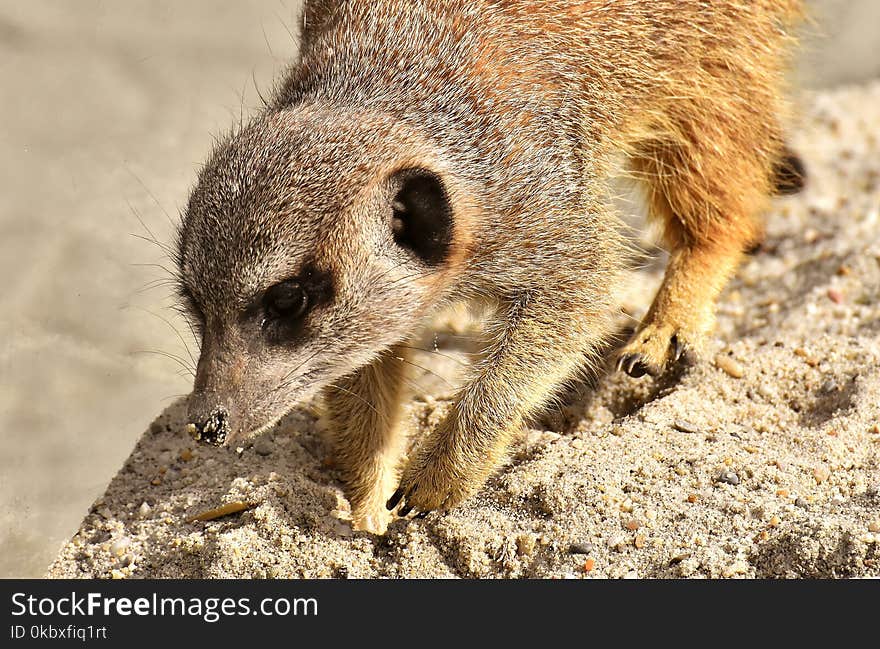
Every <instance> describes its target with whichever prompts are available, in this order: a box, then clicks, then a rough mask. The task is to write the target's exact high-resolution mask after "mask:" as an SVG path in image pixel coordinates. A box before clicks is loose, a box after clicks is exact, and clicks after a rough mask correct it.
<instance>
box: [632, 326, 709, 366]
mask: <svg viewBox="0 0 880 649" xmlns="http://www.w3.org/2000/svg"><path fill="white" fill-rule="evenodd" d="M702 342H703V335H702V334H700V333H693V332H688V331H687V330H686V329H684V328H681V327H678V326H676V325H673V324H669V323H665V322H652V323H649V324H647V325H646V326H644V327H642V328H641V329H640V330H639V331H638V332H637V333H636V334H635V335H634V336H633V338H632V340H630V342H629V343H628V344H627V345H626V346H625V347H624V348H623V349H621V350H620V351H619V352H618V356H617V369H618V370H620V371H623V372H626V373H627V374H629V375H630V376H632V377H633V378H639V377H640V376H644V375H645V374H649V375H651V376H653V377H657V376H660V375H661V374H662V373H663V372H664V371H665V370H666V367H667V365H668V364H674V363H678V362H679V361H682V360H683V361H685V362H689V363H692V362H693V361H694V360H695V359H696V358H697V357H698V356H699V354H700V350H701V349H702Z"/></svg>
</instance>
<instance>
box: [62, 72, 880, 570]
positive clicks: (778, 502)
mask: <svg viewBox="0 0 880 649" xmlns="http://www.w3.org/2000/svg"><path fill="white" fill-rule="evenodd" d="M802 104H803V107H804V108H803V111H804V113H805V114H804V116H803V120H802V123H801V124H800V125H799V127H798V129H797V130H796V135H795V136H794V137H793V143H794V145H795V148H796V149H797V150H798V151H800V152H801V153H802V155H803V157H804V159H805V160H806V162H807V165H808V167H809V170H810V183H809V186H808V188H807V190H806V191H805V192H803V193H802V194H801V195H799V196H794V197H787V198H780V199H777V200H776V201H775V203H774V206H773V209H772V211H771V213H770V214H769V215H768V217H767V240H766V243H765V245H764V246H763V249H762V250H761V251H759V252H758V253H757V254H755V255H754V256H752V257H750V258H749V259H748V260H747V261H746V263H745V264H744V266H743V267H742V269H741V271H740V272H739V274H738V276H737V278H736V279H735V280H734V281H733V282H732V283H731V285H730V287H729V288H728V290H727V291H726V292H725V293H724V295H723V297H722V299H721V302H720V305H719V309H718V312H719V326H718V330H717V332H716V336H715V338H714V339H713V341H712V343H711V345H710V347H711V351H710V353H709V356H708V359H707V360H706V361H705V362H703V363H701V364H699V365H697V366H695V367H693V368H690V369H688V370H686V371H684V372H681V373H679V374H678V375H676V376H670V377H667V378H666V379H664V380H661V381H658V382H655V381H652V380H651V379H649V378H643V379H638V380H636V379H631V378H629V377H626V376H623V375H621V374H619V373H613V372H608V371H604V372H602V373H600V374H599V375H598V376H597V377H596V378H595V380H593V381H591V382H589V383H583V384H580V385H577V386H574V387H573V388H572V389H571V390H570V391H569V392H568V393H567V394H566V396H565V398H564V399H563V404H562V405H560V406H558V407H556V408H553V409H551V410H550V411H548V413H546V414H545V415H543V416H541V417H538V418H536V421H534V422H532V423H531V424H530V426H529V429H528V430H526V431H524V433H523V435H522V439H520V440H519V441H518V442H517V444H516V445H515V447H514V448H513V449H512V451H511V456H510V460H509V462H508V464H507V466H505V467H504V468H503V469H502V470H501V471H500V472H499V473H498V474H497V475H496V476H495V477H493V478H492V479H491V480H490V481H489V482H488V484H487V485H486V486H485V487H484V488H483V489H482V491H481V492H480V493H479V495H478V496H477V497H475V498H473V499H472V500H470V501H468V502H467V503H465V504H464V505H462V506H460V507H458V508H457V509H455V510H454V511H452V512H449V513H446V514H443V515H439V514H433V515H431V516H429V517H428V518H426V519H424V520H419V521H404V520H398V521H396V522H395V523H394V524H392V526H391V527H390V529H389V532H388V534H387V535H386V536H384V537H381V538H379V537H374V536H370V535H368V534H364V533H354V532H352V531H351V528H350V525H349V523H348V520H347V519H348V509H349V508H348V503H347V501H346V500H345V497H344V495H343V493H342V490H341V488H340V485H339V482H338V476H337V475H336V473H335V472H334V468H333V465H332V458H331V457H330V451H329V447H328V445H327V443H326V441H325V439H324V434H323V432H322V430H323V429H322V425H321V419H320V404H319V403H313V404H307V405H306V406H304V407H302V408H299V409H297V410H295V411H294V412H293V413H291V414H290V415H289V416H288V417H287V418H286V419H285V420H284V421H282V422H281V424H279V425H278V426H277V427H276V429H274V430H272V431H270V432H269V433H267V434H266V435H265V436H263V437H262V438H260V439H258V440H257V441H256V442H255V443H254V444H253V445H252V446H248V447H246V448H242V449H213V448H207V447H204V446H194V445H193V442H192V441H191V440H190V439H189V438H188V437H187V435H186V434H185V433H184V432H183V424H184V422H183V420H182V411H181V405H182V404H181V402H177V403H175V404H173V405H172V406H171V407H170V408H168V410H166V411H165V412H164V413H163V414H162V415H161V416H160V417H159V418H158V419H157V420H156V422H155V423H154V424H153V425H152V426H151V427H150V429H149V430H148V431H147V432H146V433H145V434H144V435H143V437H142V438H141V440H140V441H139V442H138V444H137V446H136V447H135V449H134V450H133V451H132V453H131V455H130V457H129V458H128V460H127V461H126V462H125V464H124V465H123V467H122V468H121V469H120V471H119V473H118V474H117V476H116V477H115V478H114V479H113V481H112V482H111V483H110V485H109V486H108V488H107V490H106V492H105V493H104V495H103V496H102V497H101V498H100V499H99V500H98V501H97V502H96V503H95V504H94V505H93V507H92V508H91V510H90V512H89V513H88V514H87V515H86V517H85V519H84V520H83V522H82V525H81V527H80V529H79V530H78V531H77V532H76V534H75V535H74V536H73V538H72V539H71V540H70V541H69V542H68V543H66V544H65V545H64V547H63V548H61V551H60V552H59V554H58V556H57V558H56V559H55V561H54V563H53V564H52V565H51V567H50V568H49V571H48V576H50V577H117V578H123V577H134V578H137V577H188V578H200V577H257V578H262V577H352V578H357V577H559V578H583V577H590V578H594V577H600V578H601V577H629V578H640V577H752V578H755V577H758V578H761V577H857V576H860V577H864V576H872V577H878V576H880V143H878V137H880V109H878V108H877V107H878V106H880V83H876V82H875V83H872V84H869V85H865V86H861V87H850V88H843V89H839V90H835V91H832V92H826V93H819V94H807V95H806V96H804V97H803V100H802ZM662 260H663V258H662V254H660V253H659V251H655V250H651V249H649V252H648V253H646V259H645V264H644V266H643V269H642V270H640V271H638V272H634V273H633V278H632V279H633V281H632V288H631V290H630V291H629V292H628V294H627V295H626V297H625V300H624V305H625V308H626V310H627V311H628V312H629V313H630V314H631V315H632V316H635V317H636V318H637V317H639V316H640V315H642V314H643V313H644V310H645V308H646V306H647V305H648V303H649V301H650V297H651V295H652V292H653V290H654V288H655V287H656V286H657V283H658V282H659V278H660V272H661V269H662ZM460 320H461V319H460V318H459V316H458V315H457V314H453V315H451V316H449V317H448V318H446V319H444V320H442V321H439V322H438V323H437V329H436V331H435V332H430V333H429V334H427V335H426V338H425V340H424V347H425V349H426V350H429V351H426V352H425V353H424V354H423V355H422V356H423V357H422V358H420V359H419V360H418V362H419V364H420V365H422V366H424V367H425V368H428V369H430V370H431V372H433V374H432V373H427V372H426V373H423V375H422V376H418V375H416V376H415V377H414V380H415V382H416V384H417V386H418V389H415V390H414V391H413V394H412V395H411V396H410V397H409V401H408V406H407V408H408V413H409V415H408V416H409V421H410V423H411V427H412V430H413V437H414V440H416V439H417V438H418V437H419V436H420V435H423V434H424V433H425V432H426V431H427V430H429V429H430V427H431V426H432V424H434V423H435V422H436V421H437V420H438V419H439V418H440V417H441V416H442V413H443V411H444V409H445V408H446V407H447V406H448V404H449V402H450V399H451V396H452V394H453V393H454V387H453V386H454V385H455V381H456V375H457V373H458V371H457V370H458V368H459V363H458V361H459V360H460V359H461V358H463V357H464V356H465V354H466V353H467V351H468V349H469V339H470V338H471V337H472V336H471V333H470V330H469V329H463V328H462V327H463V326H462V324H461V321H460ZM621 322H622V325H623V326H625V325H626V322H627V320H626V319H625V318H622V321H621ZM434 346H436V349H437V350H438V351H439V352H440V353H431V352H430V350H431V349H432V348H433V347H434ZM730 361H733V362H732V363H731V362H730ZM437 375H439V376H437ZM227 502H243V503H247V504H248V505H252V507H249V508H247V509H246V510H245V511H243V512H240V513H237V514H234V515H231V516H228V517H226V518H222V519H218V520H215V521H209V522H199V521H191V519H192V517H193V516H195V515H197V514H199V513H200V512H203V511H206V510H210V509H212V508H215V507H218V506H220V505H221V504H223V503H227Z"/></svg>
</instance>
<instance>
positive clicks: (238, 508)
mask: <svg viewBox="0 0 880 649" xmlns="http://www.w3.org/2000/svg"><path fill="white" fill-rule="evenodd" d="M254 506H255V505H253V504H251V503H244V502H233V503H226V504H225V505H222V506H221V507H217V508H215V509H209V510H208V511H206V512H202V513H201V514H197V515H195V516H193V517H192V518H189V519H187V522H188V523H192V522H195V521H213V520H215V519H218V518H223V517H224V516H231V515H232V514H238V513H239V512H243V511H245V510H246V509H251V508H252V507H254Z"/></svg>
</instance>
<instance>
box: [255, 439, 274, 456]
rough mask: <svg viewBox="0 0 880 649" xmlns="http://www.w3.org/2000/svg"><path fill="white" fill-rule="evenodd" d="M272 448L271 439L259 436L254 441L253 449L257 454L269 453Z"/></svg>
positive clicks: (264, 454)
mask: <svg viewBox="0 0 880 649" xmlns="http://www.w3.org/2000/svg"><path fill="white" fill-rule="evenodd" d="M272 450H273V445H272V440H270V439H267V438H265V437H261V438H260V439H258V440H257V441H256V442H255V443H254V451H255V452H256V454H257V455H263V456H266V455H271V454H272Z"/></svg>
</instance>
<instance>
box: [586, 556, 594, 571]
mask: <svg viewBox="0 0 880 649" xmlns="http://www.w3.org/2000/svg"><path fill="white" fill-rule="evenodd" d="M595 567H596V560H595V559H592V558H590V559H587V560H586V561H584V572H592V571H593V568H595Z"/></svg>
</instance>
